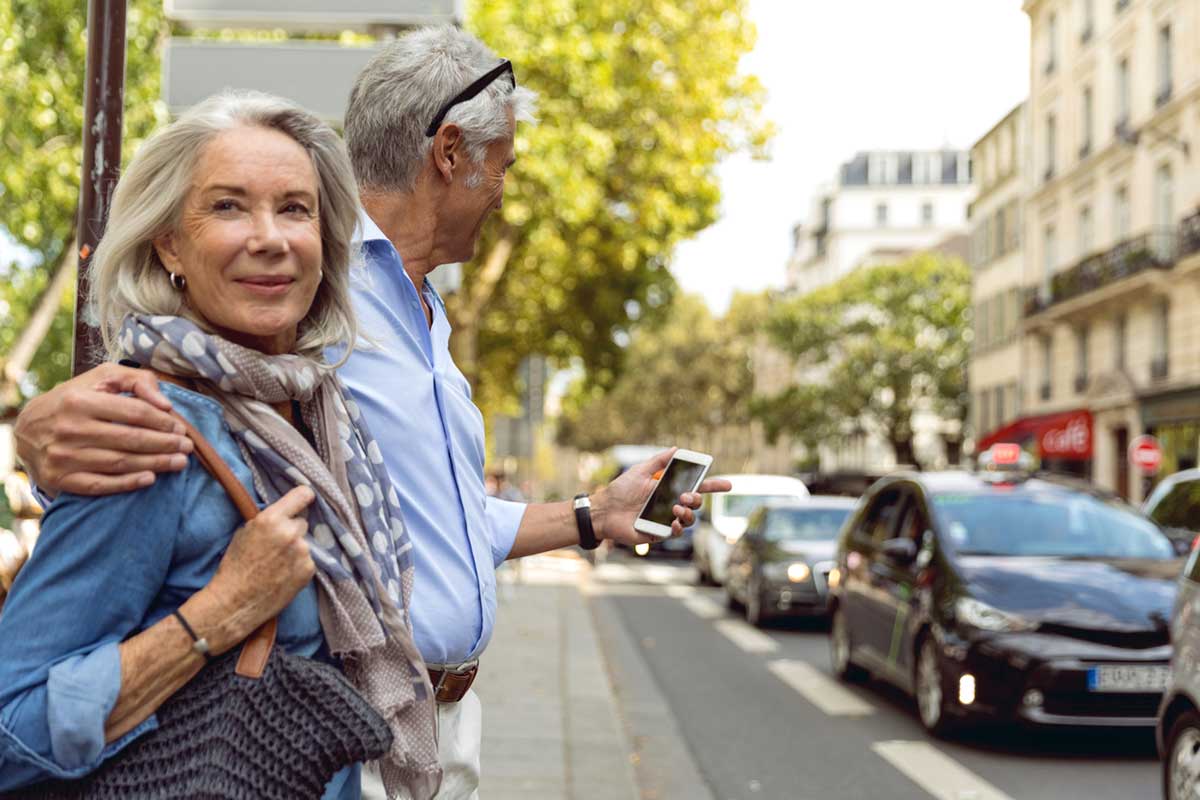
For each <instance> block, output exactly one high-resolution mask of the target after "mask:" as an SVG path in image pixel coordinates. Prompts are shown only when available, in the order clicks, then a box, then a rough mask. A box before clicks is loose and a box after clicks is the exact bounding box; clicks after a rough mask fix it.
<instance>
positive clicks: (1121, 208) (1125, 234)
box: [1113, 185, 1132, 242]
mask: <svg viewBox="0 0 1200 800" xmlns="http://www.w3.org/2000/svg"><path fill="white" fill-rule="evenodd" d="M1131 225H1132V220H1131V219H1130V210H1129V189H1128V188H1127V187H1125V186H1124V185H1122V186H1118V187H1117V190H1116V191H1115V192H1114V193H1113V231H1114V232H1115V233H1116V236H1117V241H1118V242H1123V241H1125V240H1126V239H1128V238H1129V230H1130V227H1131Z"/></svg>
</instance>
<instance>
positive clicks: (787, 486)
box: [692, 475, 808, 583]
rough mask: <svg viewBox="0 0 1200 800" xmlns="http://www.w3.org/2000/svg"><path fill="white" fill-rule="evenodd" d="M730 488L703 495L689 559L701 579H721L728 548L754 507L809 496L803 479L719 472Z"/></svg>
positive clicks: (702, 581) (741, 529)
mask: <svg viewBox="0 0 1200 800" xmlns="http://www.w3.org/2000/svg"><path fill="white" fill-rule="evenodd" d="M714 477H720V478H725V479H726V480H728V481H729V482H730V483H732V484H733V489H732V490H730V491H728V492H724V493H721V494H710V495H705V497H704V508H703V509H702V510H701V512H700V518H699V520H698V521H697V522H696V525H695V529H694V531H693V533H692V563H693V564H695V565H696V569H697V570H698V571H699V573H700V582H701V583H724V582H725V566H726V563H727V562H728V560H729V551H730V550H731V549H733V543H734V542H736V541H737V540H738V539H739V538H740V537H741V535H742V534H743V533H744V532H745V530H746V521H747V520H748V519H749V517H750V514H751V513H752V512H753V511H754V509H756V508H758V507H759V506H761V505H762V504H763V503H765V502H767V501H768V500H796V499H802V498H806V497H808V487H807V486H805V485H804V482H803V481H801V480H799V479H797V478H792V477H789V476H787V475H719V476H714Z"/></svg>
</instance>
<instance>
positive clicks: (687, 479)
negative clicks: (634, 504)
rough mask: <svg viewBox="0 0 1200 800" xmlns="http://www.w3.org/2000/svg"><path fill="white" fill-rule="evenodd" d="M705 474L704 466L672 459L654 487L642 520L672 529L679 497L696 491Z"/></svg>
mask: <svg viewBox="0 0 1200 800" xmlns="http://www.w3.org/2000/svg"><path fill="white" fill-rule="evenodd" d="M703 474H704V465H703V464H697V463H696V462H694V461H682V460H680V459H678V458H675V459H671V463H670V464H667V471H666V472H664V473H663V476H662V480H660V481H659V482H658V486H656V487H654V494H652V495H650V502H648V503H647V504H646V509H645V510H644V511H643V512H642V519H648V520H650V521H651V522H657V523H658V524H659V525H666V526H668V527H670V525H671V523H672V522H674V521H675V513H674V512H673V511H672V510H671V509H673V508H674V507H675V506H676V505H678V504H679V495H681V494H683V493H684V492H690V491H693V490H695V488H696V482H697V481H699V480H700V476H701V475H703Z"/></svg>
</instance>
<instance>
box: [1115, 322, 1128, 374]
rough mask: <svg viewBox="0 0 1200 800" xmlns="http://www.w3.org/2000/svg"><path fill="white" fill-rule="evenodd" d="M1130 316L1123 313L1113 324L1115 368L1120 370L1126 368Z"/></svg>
mask: <svg viewBox="0 0 1200 800" xmlns="http://www.w3.org/2000/svg"><path fill="white" fill-rule="evenodd" d="M1128 336H1129V317H1128V315H1126V314H1121V315H1119V316H1118V317H1117V320H1116V322H1115V323H1114V324H1113V338H1114V339H1115V340H1116V341H1114V342H1113V368H1114V369H1116V370H1117V371H1118V372H1120V371H1122V370H1124V369H1125V354H1126V348H1127V347H1128V344H1127V342H1128Z"/></svg>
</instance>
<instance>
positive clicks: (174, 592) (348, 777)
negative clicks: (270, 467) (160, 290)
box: [0, 383, 361, 800]
mask: <svg viewBox="0 0 1200 800" xmlns="http://www.w3.org/2000/svg"><path fill="white" fill-rule="evenodd" d="M162 391H163V394H165V395H166V396H167V397H168V398H169V399H170V401H171V404H172V405H173V406H174V407H175V410H176V411H178V412H179V413H180V414H181V415H182V416H184V417H185V418H187V420H188V421H189V422H191V423H192V425H194V426H195V427H196V428H197V429H198V430H199V431H200V432H201V433H202V434H203V435H204V437H205V438H206V439H208V440H209V442H211V443H212V445H213V447H214V448H215V449H216V451H217V452H218V453H219V454H220V455H221V457H222V458H223V459H225V461H226V463H228V464H229V466H230V468H231V469H232V470H233V473H234V475H236V476H237V478H238V480H240V481H241V482H242V484H243V485H244V486H245V487H246V488H247V489H248V490H249V491H250V493H251V494H254V486H253V483H252V481H251V477H250V470H249V468H248V467H247V466H246V464H245V462H244V461H243V460H242V454H241V451H240V450H239V449H238V446H237V443H236V442H235V441H234V440H233V436H232V435H231V434H230V433H229V430H228V428H226V427H225V422H224V416H223V414H222V411H221V407H220V406H219V405H218V404H217V403H216V402H214V401H213V400H211V399H209V398H207V397H204V396H203V395H199V394H195V393H194V392H189V391H187V390H185V389H181V388H179V387H178V386H175V385H173V384H169V383H163V384H162ZM260 505H261V504H260ZM241 524H242V517H241V515H240V514H239V513H238V511H237V509H236V508H234V506H233V502H232V501H231V500H230V499H229V496H228V494H226V492H225V489H224V488H222V487H221V485H220V484H219V483H217V481H216V479H215V478H213V477H212V476H211V475H209V474H208V472H206V471H205V469H204V467H202V466H201V465H200V463H199V462H198V461H197V460H196V459H195V458H192V459H189V460H188V466H187V468H186V469H184V471H182V472H170V473H164V474H162V475H159V476H158V480H157V481H155V482H154V484H153V485H151V486H149V487H148V488H145V489H141V490H139V491H136V492H126V493H124V494H116V495H110V496H107V497H81V496H79V495H72V494H66V493H64V494H62V495H60V496H59V497H58V498H57V499H56V500H55V501H54V502H53V503H51V504H50V506H49V508H48V509H47V510H46V515H45V517H44V518H43V520H42V529H41V534H40V536H39V538H38V544H37V547H35V548H34V551H33V555H32V556H31V557H30V559H29V561H28V563H26V564H25V566H24V568H23V569H22V570H21V572H20V573H19V574H18V575H17V580H16V582H15V583H14V584H13V588H12V593H11V594H10V595H9V598H8V600H7V602H6V603H5V606H4V613H2V614H0V792H4V791H12V790H14V789H18V788H21V787H24V786H27V785H29V784H32V783H35V782H40V781H44V780H48V779H51V778H64V779H73V778H78V777H82V776H84V775H87V774H88V773H90V772H93V771H95V770H96V769H97V768H98V767H99V766H100V765H101V764H102V763H103V762H104V761H105V760H107V759H108V758H111V757H112V756H113V755H115V754H116V753H118V752H120V750H121V749H122V748H123V747H124V746H125V745H127V744H128V743H129V742H131V741H133V739H135V738H136V737H138V736H140V735H141V734H143V733H146V732H147V731H151V730H154V729H155V728H156V727H157V726H158V721H157V719H156V717H155V716H154V715H151V716H150V717H149V718H147V719H146V721H145V722H143V723H142V724H141V725H139V726H137V727H136V728H134V729H133V730H132V731H130V732H129V733H128V734H126V735H125V736H123V737H121V738H120V739H118V740H116V741H115V742H113V743H111V744H105V741H104V739H105V737H104V725H105V722H106V720H107V719H108V715H109V714H110V713H111V712H112V709H113V706H114V705H115V704H116V701H117V695H118V694H119V693H120V690H121V657H120V653H119V651H118V649H117V648H118V646H119V645H120V643H121V642H122V641H124V640H126V639H128V638H130V637H132V636H134V635H135V634H137V633H139V632H141V631H143V630H145V629H146V628H149V627H150V626H152V625H154V624H155V623H156V622H158V621H159V620H161V619H162V618H163V617H165V616H167V615H168V614H170V613H171V612H172V611H173V610H175V609H176V608H178V607H179V606H180V605H182V604H183V602H184V601H185V600H187V599H188V598H189V597H191V596H192V595H193V594H195V593H196V592H197V591H199V590H200V589H202V588H203V587H204V586H205V585H207V584H208V582H209V580H210V579H211V578H212V576H213V574H214V573H215V572H216V569H217V565H218V564H220V562H221V557H222V556H223V555H224V554H225V549H226V547H227V546H228V544H229V540H230V538H231V536H232V534H233V531H234V530H236V529H237V528H238V527H240V526H241ZM276 641H277V642H278V644H279V646H280V647H283V648H284V650H286V651H287V652H290V653H297V654H299V655H304V656H309V657H313V658H318V659H321V660H323V661H327V662H331V659H330V657H329V655H328V651H327V650H326V648H325V639H324V636H323V635H322V633H321V623H320V620H319V619H318V616H317V593H316V588H315V586H314V585H313V584H312V583H310V584H309V585H308V586H307V587H306V588H305V589H303V590H302V591H301V592H300V594H298V595H297V596H296V598H295V599H294V600H292V602H291V604H289V605H288V606H287V607H286V608H285V609H284V610H283V612H282V613H281V614H280V615H279V627H278V633H277V639H276ZM331 663H332V662H331ZM359 780H360V768H359V767H358V766H357V765H355V766H353V767H347V768H346V769H344V770H342V771H341V772H339V773H338V774H337V775H335V776H334V778H333V780H332V781H331V782H330V784H329V786H327V787H326V791H325V794H324V800H355V799H356V798H358V797H359V796H360V794H361V792H360V789H359Z"/></svg>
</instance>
